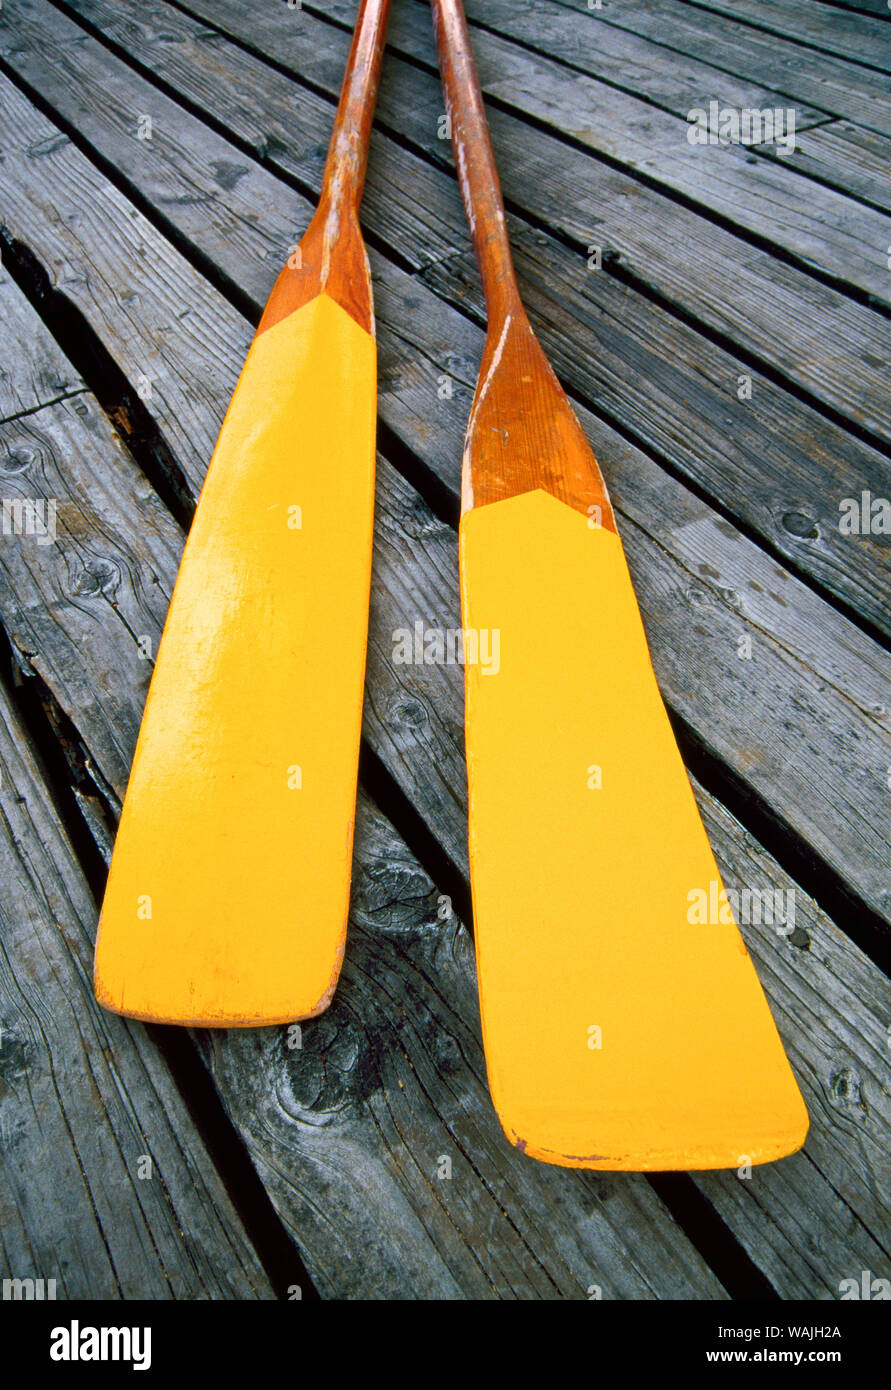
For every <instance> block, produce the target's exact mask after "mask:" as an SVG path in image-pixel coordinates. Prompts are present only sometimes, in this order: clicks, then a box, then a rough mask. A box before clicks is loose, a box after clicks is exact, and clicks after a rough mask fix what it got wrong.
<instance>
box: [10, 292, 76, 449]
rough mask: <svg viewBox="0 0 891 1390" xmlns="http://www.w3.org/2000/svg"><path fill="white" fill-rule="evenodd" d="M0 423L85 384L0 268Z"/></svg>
mask: <svg viewBox="0 0 891 1390" xmlns="http://www.w3.org/2000/svg"><path fill="white" fill-rule="evenodd" d="M0 319H2V322H3V349H2V353H3V356H2V360H0V423H2V421H3V420H9V419H10V418H11V417H12V416H14V415H24V414H25V413H26V412H27V411H29V410H39V409H40V407H41V406H42V405H46V404H47V403H48V402H49V401H55V400H59V399H61V398H62V397H66V396H73V395H75V394H76V393H77V392H78V391H82V390H83V389H84V384H83V382H82V380H81V379H80V377H79V376H78V374H77V372H76V371H75V370H74V368H73V367H72V366H71V363H70V362H69V361H68V360H67V359H66V357H65V356H64V354H63V353H62V352H60V351H59V348H58V346H57V344H56V342H55V341H54V339H53V337H52V335H51V334H50V333H49V332H48V331H47V330H46V329H45V328H44V326H43V324H41V323H40V321H39V320H36V321H35V318H34V313H33V310H32V309H31V306H30V304H29V303H28V301H27V300H26V299H25V296H24V295H23V294H22V292H21V290H20V289H19V288H18V286H17V285H16V284H15V282H14V281H13V280H11V279H10V277H9V276H8V275H7V274H5V272H3V271H0Z"/></svg>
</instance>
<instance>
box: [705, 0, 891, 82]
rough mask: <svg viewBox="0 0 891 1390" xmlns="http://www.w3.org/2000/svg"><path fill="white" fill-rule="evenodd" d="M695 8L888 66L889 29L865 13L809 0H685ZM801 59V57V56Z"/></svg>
mask: <svg viewBox="0 0 891 1390" xmlns="http://www.w3.org/2000/svg"><path fill="white" fill-rule="evenodd" d="M684 3H687V4H690V6H691V8H695V9H697V10H700V9H704V10H717V11H718V12H719V13H720V14H732V15H733V17H734V19H741V20H743V21H744V22H745V23H746V24H751V25H752V26H753V27H755V28H757V29H764V30H766V32H767V33H770V34H783V35H787V36H789V37H791V38H794V39H795V40H796V41H797V42H798V43H802V44H807V45H808V46H809V47H813V48H819V49H823V50H825V51H826V52H827V53H837V54H840V55H842V56H843V57H846V58H852V59H854V60H855V61H856V62H858V63H864V64H868V65H869V66H870V67H875V68H879V69H883V70H885V71H887V70H888V68H889V67H891V32H889V30H888V29H887V28H886V26H885V25H884V24H880V23H879V22H878V20H875V19H871V18H870V17H869V16H867V15H861V14H846V13H845V12H844V11H842V10H839V9H836V8H835V6H829V5H819V4H818V5H814V4H811V3H809V0H684ZM802 61H804V58H802Z"/></svg>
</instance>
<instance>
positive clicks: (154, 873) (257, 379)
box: [96, 294, 376, 1026]
mask: <svg viewBox="0 0 891 1390" xmlns="http://www.w3.org/2000/svg"><path fill="white" fill-rule="evenodd" d="M375 418H376V354H375V344H374V339H373V336H372V334H371V333H370V332H369V331H368V330H367V328H365V327H363V326H362V325H361V324H360V323H358V322H357V321H356V318H355V317H353V316H352V314H350V313H349V312H347V310H345V309H344V308H343V307H342V306H341V305H340V304H339V303H336V302H335V301H334V300H333V299H332V298H329V297H328V296H327V295H325V294H320V295H317V296H316V297H315V298H313V299H311V300H309V301H308V302H306V303H303V304H301V306H300V307H298V308H296V309H295V310H293V311H292V312H289V313H286V314H285V315H284V316H283V317H281V318H276V319H275V320H274V321H272V322H271V325H270V326H269V327H266V328H264V330H263V331H262V332H260V333H259V334H258V336H257V337H256V338H255V340H254V343H253V345H252V347H251V350H250V353H249V355H248V358H247V361H246V363H245V367H244V370H243V372H242V375H241V378H240V380H239V384H238V387H237V389H236V392H235V395H234V397H233V400H232V403H231V405H230V408H229V411H228V413H227V416H226V420H225V422H224V425H223V429H222V432H221V435H220V439H219V442H218V445H217V448H216V450H215V453H214V457H213V460H212V463H211V466H210V469H209V471H208V476H207V480H206V483H205V486H204V490H203V492H202V496H201V500H200V504H199V507H198V511H197V513H196V517H195V522H194V524H193V527H192V530H191V533H190V535H189V539H188V543H187V546H186V550H185V554H184V557H183V561H182V565H181V568H180V573H179V577H178V579H177V583H176V588H175V591H174V596H173V599H172V602H171V608H170V613H169V615H168V620H167V624H166V626H165V630H164V634H163V637H162V641H161V644H160V648H159V652H158V659H157V664H156V669H155V672H154V676H153V679H152V684H151V689H150V692H149V697H148V702H147V705H146V711H145V717H144V720H143V724H142V728H141V731H140V736H139V742H138V746H137V749H136V754H135V758H134V763H133V769H132V773H131V778H130V784H129V787H128V791H127V796H126V800H125V805H124V810H123V816H122V820H121V825H120V829H119V833H118V838H117V843H116V846H115V851H114V855H113V860H112V865H111V872H110V876H109V882H108V887H107V891H106V896H105V902H104V905H103V911H102V917H101V921H100V927H99V936H98V941H97V953H96V992H97V997H98V998H99V1000H100V1002H101V1003H102V1004H104V1005H105V1007H106V1008H109V1009H112V1010H114V1011H116V1012H119V1013H125V1014H129V1015H132V1016H135V1017H140V1018H146V1019H156V1020H159V1021H166V1022H177V1023H195V1024H202V1025H219V1026H223V1025H226V1026H239V1025H253V1024H261V1023H273V1022H282V1021H289V1020H293V1019H299V1018H302V1017H309V1016H311V1015H313V1014H316V1013H318V1012H320V1011H321V1010H322V1009H323V1008H324V1007H325V1006H326V1004H327V1002H328V1001H329V999H330V997H331V994H332V992H333V989H334V985H335V983H336V980H337V976H338V972H339V969H340V961H341V957H342V954H343V945H344V934H345V928H346V917H347V910H348V899H349V881H350V863H351V845H352V829H353V815H354V805H355V794H356V770H357V763H358V746H359V735H360V725H361V710H362V682H363V673H364V663H365V648H366V633H367V617H368V595H369V585H370V569H371V533H372V517H373V490H374V458H375V455H374V441H375Z"/></svg>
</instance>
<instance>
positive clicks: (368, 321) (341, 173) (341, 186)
mask: <svg viewBox="0 0 891 1390" xmlns="http://www.w3.org/2000/svg"><path fill="white" fill-rule="evenodd" d="M389 13H390V0H361V3H360V5H359V13H358V15H357V18H356V28H355V31H354V33H353V42H352V45H351V47H350V55H349V58H348V59H347V66H346V72H345V74H344V79H343V87H342V89H341V93H340V101H339V103H338V106H337V115H336V117H335V120H334V130H333V132H332V135H331V142H330V144H329V146H328V158H327V160H326V162H325V172H324V175H323V179H322V192H321V196H320V198H319V205H318V207H317V209H316V212H315V215H314V217H313V219H312V221H311V222H310V224H309V226H308V227H307V229H306V233H305V234H304V236H303V238H302V240H301V242H300V247H299V254H296V255H295V254H292V256H290V257H289V259H288V264H287V265H286V266H285V268H284V269H283V270H282V272H281V274H280V275H279V277H278V280H277V281H276V283H275V285H274V286H273V289H272V293H271V294H270V296H269V299H268V301H267V304H266V308H265V310H264V311H263V317H262V319H261V320H260V325H259V328H258V329H257V332H258V333H265V332H266V331H267V330H268V329H270V328H272V327H274V326H275V324H277V323H280V322H281V320H282V319H284V318H287V316H288V314H292V313H293V312H294V311H295V310H296V309H299V308H300V307H301V306H302V305H303V304H307V303H309V301H310V300H311V299H315V298H316V296H317V295H320V294H327V295H328V296H329V298H331V299H334V300H336V301H337V303H338V304H340V305H341V306H342V308H344V309H346V311H347V313H348V314H349V315H350V316H351V317H352V318H354V319H355V320H356V322H357V323H358V324H360V325H361V327H362V328H364V329H365V330H366V332H368V333H370V334H371V335H372V336H374V311H373V308H372V295H371V279H370V276H369V272H368V257H367V256H366V254H365V244H364V242H363V240H362V233H361V230H360V228H359V204H360V202H361V199H362V188H363V185H364V182H365V167H366V164H367V163H368V142H369V140H370V138H371V123H372V121H373V119H374V106H375V102H376V100H377V89H378V83H379V81H380V75H381V64H382V62H383V57H384V43H385V39H386V33H387V19H388V17H389Z"/></svg>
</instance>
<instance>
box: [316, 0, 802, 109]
mask: <svg viewBox="0 0 891 1390" xmlns="http://www.w3.org/2000/svg"><path fill="white" fill-rule="evenodd" d="M420 2H421V3H422V2H423V0H420ZM347 3H348V0H338V5H337V14H338V16H339V17H342V15H343V10H344V7H345V5H346V4H347ZM325 8H326V10H327V8H328V7H327V6H326V7H325ZM406 8H407V7H406ZM464 8H465V11H466V14H467V18H468V20H469V22H470V24H471V25H472V26H473V27H474V29H475V28H477V27H480V28H485V29H488V30H489V31H490V32H492V33H495V34H498V35H501V36H502V37H504V38H510V39H516V40H518V41H519V42H520V43H522V44H524V45H525V46H526V47H528V48H530V49H534V50H535V51H536V52H539V53H542V54H547V56H548V57H549V58H557V59H558V60H559V61H560V62H562V63H565V64H566V65H567V66H568V67H571V68H577V69H578V70H579V71H580V72H585V73H587V74H588V75H589V76H591V77H598V78H600V79H602V80H603V81H604V82H608V83H609V84H610V85H611V86H615V87H618V88H620V89H621V90H623V91H626V92H629V93H631V94H632V95H633V96H640V97H646V98H647V99H648V100H649V101H651V102H653V103H654V105H657V106H660V107H662V108H663V110H666V111H671V112H673V114H674V115H676V116H683V117H684V118H685V119H686V116H687V112H688V111H689V110H690V108H691V107H693V106H700V105H701V104H702V102H703V100H704V99H706V100H707V99H709V98H714V99H715V100H716V101H718V102H720V104H721V106H732V107H749V108H752V109H760V108H761V107H774V106H781V105H787V104H788V98H785V97H784V96H783V95H782V93H783V90H784V89H783V88H782V87H780V88H779V90H776V89H772V88H771V86H770V83H769V82H767V81H766V80H765V79H764V78H763V77H761V76H759V77H758V78H757V79H756V80H755V81H753V80H752V79H750V78H745V77H743V78H738V77H735V76H733V75H732V74H733V69H731V70H730V71H727V70H726V69H722V68H720V67H715V66H714V65H713V64H712V63H710V62H708V61H705V62H703V61H702V60H701V59H699V58H691V59H688V61H687V62H685V63H679V62H678V56H677V54H676V53H673V52H672V51H671V50H670V49H669V48H666V47H665V46H664V45H663V44H661V43H654V42H653V41H652V40H650V39H647V38H644V37H642V36H641V35H638V34H633V33H630V32H629V31H628V30H626V29H618V28H614V27H611V26H609V25H606V24H598V25H597V27H596V28H595V27H594V25H593V23H592V21H596V20H597V19H598V18H599V17H600V14H601V13H605V11H597V10H589V9H588V7H587V5H585V4H581V5H577V6H576V7H575V10H574V12H573V11H570V10H569V9H564V8H563V6H561V5H558V4H555V3H554V0H532V2H531V3H530V0H521V3H520V4H517V3H516V0H467V3H466V4H465V6H464ZM609 8H610V5H609V3H608V0H607V5H606V9H609ZM661 8H662V9H663V10H664V9H665V8H666V7H665V6H664V5H663V6H662V7H661ZM403 22H404V21H403ZM397 32H398V31H397ZM825 114H826V113H825V110H824V109H823V108H822V106H821V104H820V103H817V104H816V105H815V106H809V105H807V104H806V103H801V104H796V126H797V128H798V129H799V130H803V129H804V128H805V127H806V126H808V125H811V124H813V123H814V122H818V121H821V120H823V119H825Z"/></svg>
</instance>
